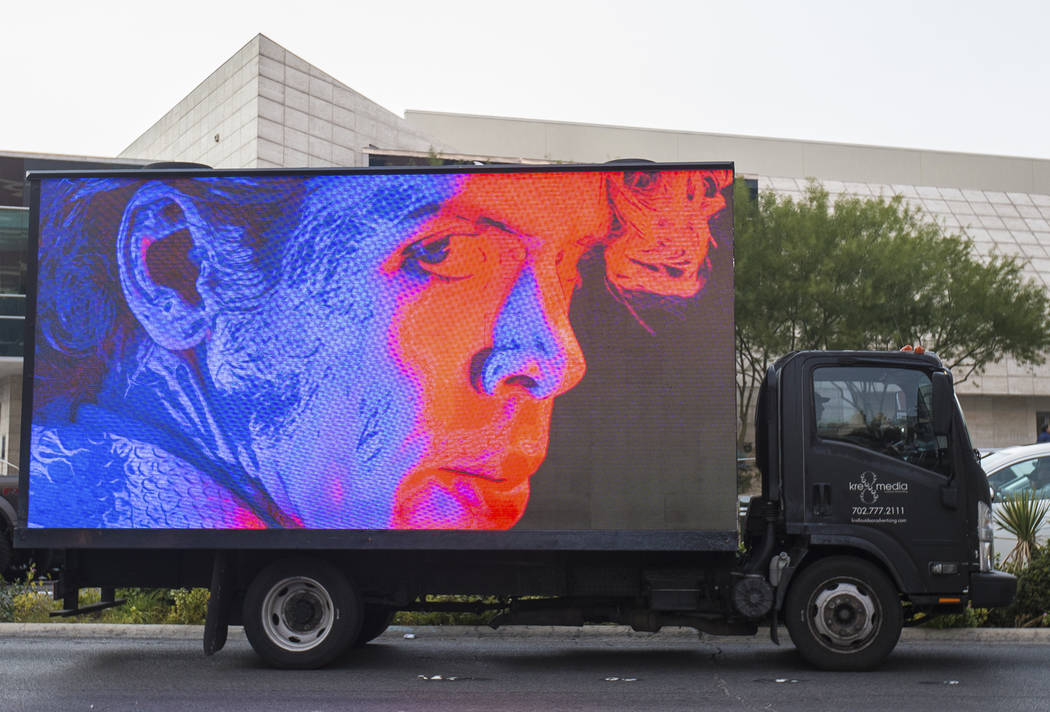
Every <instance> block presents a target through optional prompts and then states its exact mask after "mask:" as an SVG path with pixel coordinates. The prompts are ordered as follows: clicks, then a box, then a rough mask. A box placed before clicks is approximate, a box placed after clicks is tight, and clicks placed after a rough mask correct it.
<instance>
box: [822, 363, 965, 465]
mask: <svg viewBox="0 0 1050 712" xmlns="http://www.w3.org/2000/svg"><path fill="white" fill-rule="evenodd" d="M932 395H933V384H932V383H931V381H930V378H929V376H927V375H926V374H925V373H923V372H922V371H915V370H911V369H906V368H883V367H873V366H851V367H825V368H818V369H816V370H815V371H814V373H813V410H814V422H815V423H816V433H817V436H818V437H819V438H822V439H824V440H838V441H842V442H847V443H851V444H853V445H857V446H860V447H863V448H866V449H868V450H874V451H875V452H879V453H882V454H884V455H889V456H891V457H896V458H898V459H900V460H904V461H906V462H910V463H912V464H915V465H919V466H920V467H925V468H927V469H930V470H935V471H939V472H944V471H945V468H946V467H947V462H946V460H947V458H944V457H942V456H941V455H942V453H941V452H940V450H939V449H938V444H937V438H936V437H935V436H934V434H933V420H932V415H933V414H932V412H931V408H932V403H933V397H932Z"/></svg>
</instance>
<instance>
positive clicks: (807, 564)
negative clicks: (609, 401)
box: [747, 351, 1016, 667]
mask: <svg viewBox="0 0 1050 712" xmlns="http://www.w3.org/2000/svg"><path fill="white" fill-rule="evenodd" d="M756 442H757V464H758V467H759V470H760V471H761V473H762V496H761V497H760V498H758V499H757V500H754V501H753V503H752V505H751V507H750V509H749V513H748V521H747V534H748V538H749V541H750V543H751V545H752V558H753V559H757V561H756V563H755V565H754V568H756V569H757V568H759V565H760V564H761V562H762V561H765V560H766V559H767V558H768V559H769V560H770V568H771V571H772V570H773V569H776V568H777V567H778V566H779V567H780V568H782V569H783V571H782V572H777V573H776V574H775V575H774V576H773V577H772V578H771V583H774V585H776V584H779V585H777V604H778V605H777V607H778V608H779V609H780V611H781V616H782V617H783V618H784V620H785V622H786V624H787V626H788V629H789V631H790V632H791V635H792V639H793V640H794V641H795V643H796V645H798V646H799V648H800V650H802V652H803V654H804V655H806V656H807V657H809V658H811V659H812V660H813V661H814V662H816V663H817V664H818V665H822V666H824V667H836V666H838V665H839V664H841V662H842V660H844V659H846V660H848V659H850V658H852V657H853V655H854V654H855V655H856V656H857V657H859V658H864V657H867V656H874V655H878V654H880V653H879V652H878V651H879V650H880V648H881V647H882V646H884V645H885V644H886V643H887V642H888V643H889V647H890V648H892V645H893V643H895V642H896V639H897V637H898V635H899V632H900V625H901V624H902V623H904V622H915V621H918V620H921V619H923V618H924V616H926V615H929V614H935V613H938V612H945V611H948V610H958V609H961V608H963V607H965V606H966V605H967V604H973V605H975V606H997V605H1005V604H1007V603H1009V601H1010V600H1011V599H1012V597H1013V594H1014V591H1015V588H1016V580H1015V579H1014V577H1012V576H1009V575H1007V574H1004V573H1000V572H996V571H993V570H992V560H993V555H992V551H991V529H990V496H989V489H988V482H987V479H986V477H985V474H984V471H983V470H982V469H981V466H980V464H979V462H978V460H977V457H976V456H975V454H974V450H973V447H972V445H971V443H970V439H969V435H968V434H967V431H966V427H965V423H964V421H963V416H962V412H961V410H960V408H959V406H958V401H957V400H956V399H955V397H954V393H953V390H952V381H951V374H950V373H949V372H948V371H947V369H945V368H944V366H943V365H942V364H941V362H940V360H939V359H937V358H936V356H933V355H929V354H917V353H914V352H859V351H858V352H849V351H838V352H835V351H817V352H798V353H793V354H790V355H788V356H785V357H783V358H781V359H780V360H778V361H777V362H776V363H775V364H774V365H773V366H772V367H771V368H770V369H769V372H768V374H767V377H766V380H765V382H764V384H763V386H762V389H761V392H760V395H759V405H758V411H757V414H756ZM780 552H783V554H784V555H782V554H780ZM891 588H892V590H893V593H892V595H890V589H891ZM884 593H885V595H890V600H887V601H882V600H880V599H881V598H882V597H883V594H884ZM898 595H899V596H900V597H902V598H903V600H904V601H907V602H909V603H910V604H911V605H910V606H908V607H906V608H905V609H902V608H901V607H900V606H896V605H894V603H895V601H894V599H895V598H896V597H897V596H898ZM902 611H907V614H908V620H907V621H905V620H903V617H904V613H903V612H902ZM880 635H881V636H884V637H885V638H886V639H887V640H886V641H880V640H879V637H880ZM807 648H808V650H807ZM886 652H888V650H886ZM844 653H845V655H843V654H844ZM836 660H837V661H839V662H838V663H836Z"/></svg>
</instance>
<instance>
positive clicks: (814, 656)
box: [784, 556, 902, 671]
mask: <svg viewBox="0 0 1050 712" xmlns="http://www.w3.org/2000/svg"><path fill="white" fill-rule="evenodd" d="M784 623H785V625H786V626H787V629H788V633H790V634H791V640H792V642H794V644H795V647H796V648H798V651H799V653H800V654H801V655H802V657H803V658H804V659H805V660H806V662H808V663H810V664H811V665H813V666H815V667H818V668H820V669H822V670H853V671H859V670H870V669H872V668H874V667H876V666H877V665H879V664H880V663H881V662H882V661H883V660H885V659H886V656H888V655H889V654H890V652H891V651H892V650H893V648H894V646H896V645H897V640H898V639H899V638H900V634H901V625H902V614H901V604H900V597H899V596H898V595H897V589H896V587H895V586H894V585H893V583H892V582H891V581H890V579H889V578H888V577H887V576H886V574H885V573H883V572H882V570H881V569H879V568H878V567H876V566H875V565H874V564H871V563H869V562H867V561H864V560H862V559H857V558H853V557H849V556H835V557H831V558H827V559H821V560H819V561H817V562H815V563H813V564H812V565H810V566H808V567H807V568H805V569H803V570H802V571H801V572H799V574H798V575H797V576H796V577H795V579H794V580H793V581H792V582H791V588H790V589H789V590H788V594H787V599H786V600H785V602H784Z"/></svg>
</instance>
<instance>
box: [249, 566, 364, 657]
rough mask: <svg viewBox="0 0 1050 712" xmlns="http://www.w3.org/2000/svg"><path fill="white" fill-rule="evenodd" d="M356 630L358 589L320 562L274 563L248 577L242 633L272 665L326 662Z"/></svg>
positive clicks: (340, 649)
mask: <svg viewBox="0 0 1050 712" xmlns="http://www.w3.org/2000/svg"><path fill="white" fill-rule="evenodd" d="M360 628H361V600H360V598H359V597H358V594H357V590H356V589H355V588H354V587H353V585H352V584H351V583H350V582H349V581H348V580H347V578H346V576H344V575H343V574H342V573H341V572H340V571H339V570H338V569H336V568H335V567H334V566H332V565H330V564H328V563H326V562H323V561H315V560H306V561H299V560H286V561H277V562H274V563H273V564H271V565H269V566H267V567H266V568H265V569H263V570H262V571H261V572H259V574H258V575H257V576H256V577H255V578H254V579H253V580H252V582H251V584H250V585H249V586H248V591H247V593H246V594H245V597H244V633H245V635H246V636H247V637H248V642H250V643H251V645H252V648H253V649H254V650H255V652H256V653H257V654H258V655H259V657H261V658H262V659H263V660H264V661H266V662H267V663H269V664H270V665H272V666H274V667H279V668H317V667H321V666H323V665H327V664H328V663H330V662H331V661H332V660H334V659H335V658H336V657H338V656H339V654H340V653H342V652H343V651H345V650H346V649H347V648H348V647H349V646H350V643H351V642H353V641H354V640H355V638H356V637H357V634H358V631H359V630H360Z"/></svg>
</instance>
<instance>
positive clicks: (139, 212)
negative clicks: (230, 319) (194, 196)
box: [117, 182, 211, 351]
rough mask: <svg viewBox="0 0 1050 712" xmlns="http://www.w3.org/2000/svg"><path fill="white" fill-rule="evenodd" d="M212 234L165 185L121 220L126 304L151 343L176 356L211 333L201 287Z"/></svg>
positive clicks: (147, 191) (140, 198)
mask: <svg viewBox="0 0 1050 712" xmlns="http://www.w3.org/2000/svg"><path fill="white" fill-rule="evenodd" d="M210 231H211V229H210V227H209V226H208V225H207V224H206V222H205V221H204V220H203V219H202V218H201V215H200V213H199V212H198V211H197V209H196V207H195V206H194V204H193V201H192V200H191V199H190V198H189V197H188V196H187V195H185V194H184V193H182V192H180V191H179V190H177V189H175V188H174V187H172V186H170V185H167V184H165V183H160V182H150V183H147V184H145V185H144V186H142V187H141V188H140V189H139V190H138V191H137V192H136V193H135V195H134V196H133V197H132V198H131V200H130V201H129V202H128V204H127V206H126V207H125V209H124V215H123V217H122V218H121V222H120V230H119V232H118V234H117V262H118V267H119V272H120V285H121V289H122V290H123V292H124V298H125V299H126V300H127V304H128V307H129V308H130V309H131V311H132V313H133V314H134V315H135V318H136V319H137V320H138V321H139V323H140V324H141V325H142V328H143V329H145V331H146V333H147V334H149V336H150V338H152V339H153V340H154V341H155V342H156V343H157V344H158V345H160V346H162V347H164V348H166V349H169V350H171V351H179V350H184V349H189V348H193V347H194V346H196V345H197V344H199V343H200V342H201V341H202V340H203V339H204V336H205V334H206V333H207V331H208V324H209V319H208V316H207V313H206V305H205V303H204V300H202V299H201V295H200V292H199V291H198V288H197V283H198V278H199V277H200V274H201V264H202V262H201V258H200V257H199V256H198V255H200V254H204V252H205V247H206V246H207V245H208V244H209V242H210V241H209V239H208V238H209V234H210Z"/></svg>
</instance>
